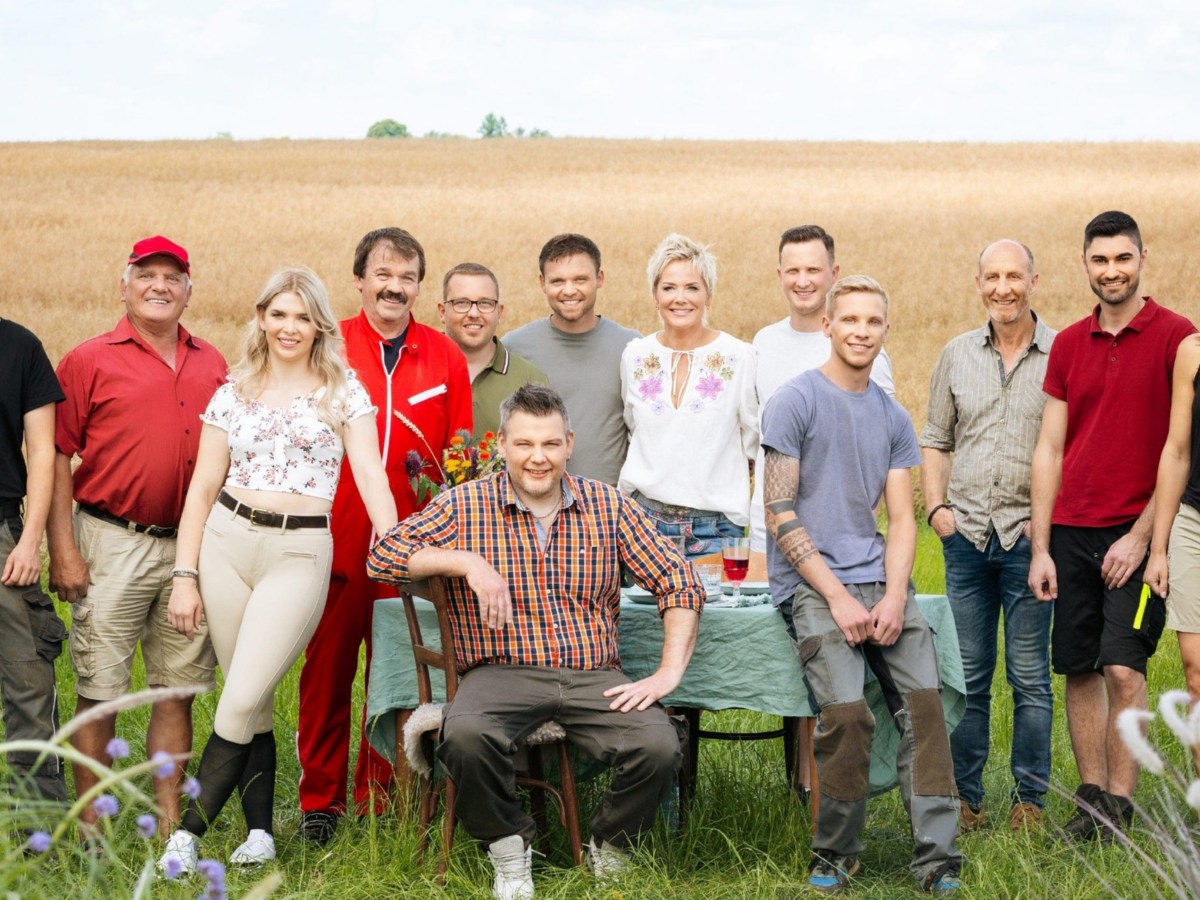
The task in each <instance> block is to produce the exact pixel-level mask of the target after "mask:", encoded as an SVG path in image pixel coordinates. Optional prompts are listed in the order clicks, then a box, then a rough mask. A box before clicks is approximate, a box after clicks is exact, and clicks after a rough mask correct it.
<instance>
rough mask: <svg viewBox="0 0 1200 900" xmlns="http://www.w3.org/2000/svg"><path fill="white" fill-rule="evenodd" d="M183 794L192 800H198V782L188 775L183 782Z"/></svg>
mask: <svg viewBox="0 0 1200 900" xmlns="http://www.w3.org/2000/svg"><path fill="white" fill-rule="evenodd" d="M183 792H184V793H185V794H187V795H188V797H189V798H191V799H192V800H198V799H199V798H200V782H198V781H197V780H196V779H195V778H193V777H192V776H191V775H189V776H188V777H187V778H185V779H184V780H183Z"/></svg>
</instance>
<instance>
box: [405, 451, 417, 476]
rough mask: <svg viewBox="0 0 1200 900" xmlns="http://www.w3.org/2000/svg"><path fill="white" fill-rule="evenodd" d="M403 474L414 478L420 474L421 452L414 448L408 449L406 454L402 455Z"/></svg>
mask: <svg viewBox="0 0 1200 900" xmlns="http://www.w3.org/2000/svg"><path fill="white" fill-rule="evenodd" d="M404 474H405V475H407V476H408V477H409V478H416V477H417V476H418V475H420V474H421V454H420V453H418V452H417V451H416V450H409V451H408V455H407V456H405V457H404Z"/></svg>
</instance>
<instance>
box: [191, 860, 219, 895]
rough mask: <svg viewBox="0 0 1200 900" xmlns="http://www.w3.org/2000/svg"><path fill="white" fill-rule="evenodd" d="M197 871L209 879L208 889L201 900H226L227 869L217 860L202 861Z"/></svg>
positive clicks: (198, 864) (197, 866)
mask: <svg viewBox="0 0 1200 900" xmlns="http://www.w3.org/2000/svg"><path fill="white" fill-rule="evenodd" d="M196 871H197V872H199V873H200V874H201V875H203V876H204V877H205V878H207V879H208V887H207V888H206V889H205V891H204V893H203V894H201V895H200V900H225V896H226V895H225V867H224V866H223V865H221V864H220V863H219V862H217V861H216V860H215V859H202V860H200V862H199V863H197V864H196Z"/></svg>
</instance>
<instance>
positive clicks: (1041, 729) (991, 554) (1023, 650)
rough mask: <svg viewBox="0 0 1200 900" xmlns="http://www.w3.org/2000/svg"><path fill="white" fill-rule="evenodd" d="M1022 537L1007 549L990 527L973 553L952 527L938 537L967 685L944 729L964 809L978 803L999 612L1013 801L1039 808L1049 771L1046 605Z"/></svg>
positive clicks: (1048, 614)
mask: <svg viewBox="0 0 1200 900" xmlns="http://www.w3.org/2000/svg"><path fill="white" fill-rule="evenodd" d="M1029 551H1030V545H1029V540H1028V539H1027V538H1025V537H1024V536H1022V537H1020V538H1018V539H1017V542H1016V544H1014V545H1013V548H1012V549H1011V550H1005V549H1004V548H1003V547H1002V546H1001V545H1000V539H999V538H998V537H997V536H996V535H995V534H994V533H993V534H992V536H991V537H990V538H989V539H988V542H987V546H986V547H985V548H984V550H983V552H982V553H981V552H980V551H979V550H977V549H975V545H974V544H972V543H971V542H970V541H969V540H967V539H966V538H965V537H963V536H962V535H961V534H959V533H958V532H957V531H956V532H954V533H953V534H952V535H950V536H949V537H947V538H943V539H942V553H943V555H944V556H945V560H946V594H947V595H948V596H949V598H950V608H951V610H952V611H953V612H954V623H955V625H956V626H957V629H958V644H959V648H960V649H961V651H962V659H963V675H964V676H965V680H966V684H967V711H966V713H965V714H964V715H963V717H962V721H961V722H960V723H959V725H958V728H956V729H955V730H954V734H952V735H951V736H950V750H951V755H952V756H953V759H954V778H955V781H957V782H958V793H959V796H960V797H961V798H962V799H963V800H965V801H966V802H967V803H968V804H969V805H970V806H971V807H972V808H975V809H977V808H979V806H980V805H981V804H982V803H983V766H984V763H986V762H987V757H988V745H989V741H990V727H989V726H990V718H991V708H992V675H993V673H994V672H995V670H996V635H997V627H998V622H999V619H1000V614H1001V612H1003V614H1004V669H1005V675H1006V676H1007V678H1008V683H1009V686H1010V687H1011V688H1012V692H1013V729H1012V733H1013V739H1012V756H1011V759H1010V768H1011V771H1012V776H1013V780H1014V781H1015V791H1014V796H1015V800H1014V802H1016V801H1019V802H1021V803H1032V804H1034V805H1035V806H1038V807H1041V806H1042V804H1043V802H1044V795H1045V793H1046V782H1047V781H1048V780H1049V778H1050V727H1051V721H1052V716H1053V706H1054V701H1053V697H1052V695H1051V693H1050V619H1051V614H1052V611H1053V604H1051V603H1042V602H1041V601H1039V600H1037V599H1036V598H1034V596H1033V594H1032V592H1031V591H1030V590H1029V585H1028V584H1027V581H1026V579H1027V578H1028V576H1029V558H1030V552H1029Z"/></svg>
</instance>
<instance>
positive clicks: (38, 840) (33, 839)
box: [27, 831, 50, 853]
mask: <svg viewBox="0 0 1200 900" xmlns="http://www.w3.org/2000/svg"><path fill="white" fill-rule="evenodd" d="M27 844H28V846H29V849H30V850H32V851H33V852H34V853H45V852H46V851H47V850H49V849H50V835H49V834H47V833H46V832H44V831H35V832H34V833H33V834H31V835H29V840H28V842H27Z"/></svg>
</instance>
